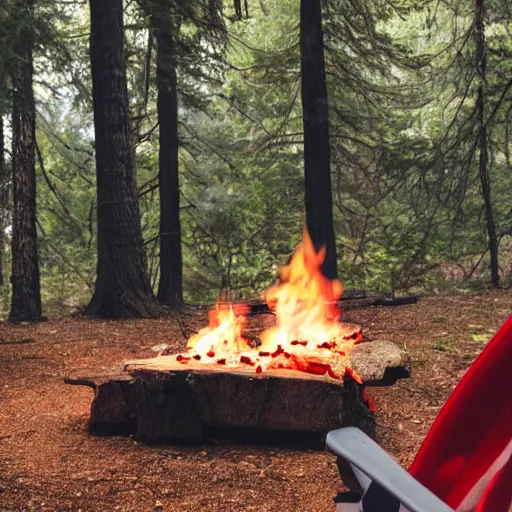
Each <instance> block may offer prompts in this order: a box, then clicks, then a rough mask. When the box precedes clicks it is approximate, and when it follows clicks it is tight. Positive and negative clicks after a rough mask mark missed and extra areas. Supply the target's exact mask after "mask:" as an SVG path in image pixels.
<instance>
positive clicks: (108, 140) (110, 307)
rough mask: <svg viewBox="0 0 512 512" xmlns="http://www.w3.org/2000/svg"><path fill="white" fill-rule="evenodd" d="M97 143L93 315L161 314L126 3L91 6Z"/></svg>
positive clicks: (104, 0)
mask: <svg viewBox="0 0 512 512" xmlns="http://www.w3.org/2000/svg"><path fill="white" fill-rule="evenodd" d="M89 3H90V9H91V39H90V55H91V72H92V85H93V91H92V92H93V104H94V131H95V141H96V179H97V200H98V266H97V277H96V286H95V290H94V294H93V297H92V299H91V302H90V304H89V306H88V307H87V313H88V314H91V315H96V316H102V317H110V318H123V317H143V316H153V315H155V314H157V313H158V312H159V307H158V303H157V301H156V300H155V298H154V296H153V293H152V290H151V286H150V283H149V279H148V276H147V273H146V268H145V254H144V247H143V242H142V231H141V225H140V214H139V203H138V194H137V185H136V179H135V172H134V165H133V157H132V151H131V147H130V133H129V132H130V129H129V114H128V92H127V85H126V69H125V60H124V46H123V2H122V0H90V2H89Z"/></svg>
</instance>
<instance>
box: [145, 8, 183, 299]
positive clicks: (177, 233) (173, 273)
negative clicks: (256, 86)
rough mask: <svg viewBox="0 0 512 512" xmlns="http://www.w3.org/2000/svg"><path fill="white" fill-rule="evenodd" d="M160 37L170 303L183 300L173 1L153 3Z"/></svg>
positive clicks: (163, 213)
mask: <svg viewBox="0 0 512 512" xmlns="http://www.w3.org/2000/svg"><path fill="white" fill-rule="evenodd" d="M154 5H155V7H156V8H155V10H154V11H153V16H152V20H153V26H154V27H155V29H156V37H157V45H158V50H157V64H156V65H157V86H158V104H157V108H158V122H159V129H160V149H159V187H160V282H159V284H158V295H157V297H158V300H159V301H160V302H162V303H164V304H169V305H171V306H175V307H176V306H180V305H181V304H182V303H183V282H182V257H181V228H180V189H179V187H180V185H179V176H178V94H177V83H176V56H175V46H174V39H173V20H172V18H171V16H170V12H169V11H170V2H169V1H168V0H157V1H155V2H154Z"/></svg>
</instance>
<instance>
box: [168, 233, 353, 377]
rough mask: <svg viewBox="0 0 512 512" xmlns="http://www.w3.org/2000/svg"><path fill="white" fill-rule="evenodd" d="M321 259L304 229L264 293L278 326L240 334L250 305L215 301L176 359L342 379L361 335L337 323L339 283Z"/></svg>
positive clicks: (242, 331)
mask: <svg viewBox="0 0 512 512" xmlns="http://www.w3.org/2000/svg"><path fill="white" fill-rule="evenodd" d="M324 259H325V249H324V248H322V249H320V250H319V251H316V250H315V247H314V245H313V242H312V240H311V237H310V236H309V233H308V231H307V229H306V228H305V229H304V234H303V239H302V242H301V243H300V244H299V245H298V247H297V248H296V249H295V251H294V253H293V256H292V257H291V260H290V261H289V263H288V264H287V265H285V266H283V267H281V268H280V269H279V283H278V284H276V285H275V286H272V287H271V288H269V289H268V290H267V292H266V294H265V299H266V302H267V304H268V306H269V308H270V309H271V310H272V311H273V312H274V313H275V316H276V325H275V326H274V327H271V328H269V329H267V330H265V331H263V332H262V333H261V334H260V335H259V336H249V335H247V334H245V333H244V328H245V327H246V324H247V313H248V308H247V307H246V306H244V305H240V304H233V303H231V302H226V301H223V300H219V302H218V303H217V304H216V306H215V307H214V309H212V310H211V311H210V312H209V322H208V326H207V327H205V328H203V329H201V330H200V331H199V332H198V333H197V334H195V335H193V336H192V337H191V338H190V339H189V340H188V342H187V353H186V354H180V355H178V356H177V360H178V361H180V362H182V363H184V364H186V363H188V362H189V361H190V360H191V359H195V360H196V361H197V362H198V363H199V364H221V365H227V366H230V367H240V366H246V367H253V368H254V371H255V372H256V373H261V372H264V371H267V370H273V369H278V368H282V369H288V370H298V371H303V372H308V373H314V374H317V375H323V374H327V375H329V376H330V377H331V378H335V379H340V378H342V377H343V375H344V374H345V372H346V368H347V365H348V361H349V360H348V354H349V352H350V349H351V347H352V346H353V345H354V343H357V342H358V341H361V339H362V335H361V330H360V328H359V327H358V326H354V325H349V324H343V323H341V322H340V317H341V311H340V308H339V307H338V305H337V302H338V300H339V299H340V297H341V295H342V293H343V286H342V284H341V282H340V281H339V280H337V279H333V280H330V279H328V278H326V277H325V276H324V274H323V273H322V270H321V267H322V263H323V262H324ZM352 373H353V372H352ZM351 375H352V374H351ZM356 377H357V375H356ZM356 380H357V379H356Z"/></svg>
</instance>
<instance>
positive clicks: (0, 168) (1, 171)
mask: <svg viewBox="0 0 512 512" xmlns="http://www.w3.org/2000/svg"><path fill="white" fill-rule="evenodd" d="M8 181H9V180H8V177H7V173H6V171H5V139H4V118H3V117H2V116H1V115H0V286H3V285H4V284H5V267H4V253H5V219H6V217H7V202H8V197H9V196H8V193H7V190H8V189H7V187H8Z"/></svg>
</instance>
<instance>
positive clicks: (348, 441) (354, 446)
mask: <svg viewBox="0 0 512 512" xmlns="http://www.w3.org/2000/svg"><path fill="white" fill-rule="evenodd" d="M326 445H327V447H328V448H329V449H330V450H331V451H332V452H334V453H335V454H336V455H338V456H339V457H342V458H343V459H346V460H347V461H349V462H350V463H351V464H353V465H354V466H356V467H357V468H359V469H360V470H361V471H362V472H363V473H364V474H365V475H367V476H369V477H370V478H371V479H372V481H374V482H377V483H378V484H379V485H380V486H381V487H383V488H384V489H386V490H387V491H388V492H389V493H390V494H392V495H393V496H395V497H396V498H397V499H398V500H400V502H401V503H403V504H404V505H405V506H406V507H407V508H408V509H409V510H410V511H411V512H453V509H451V508H450V507H449V506H448V505H446V503H444V502H443V501H441V500H440V499H439V498H438V497H437V496H436V495H435V494H433V493H432V492H430V491H429V490H428V489H427V488H426V487H424V486H423V485H422V484H420V483H419V482H418V481H417V480H415V479H414V478H413V477H412V476H411V475H410V474H409V473H408V472H407V471H406V470H405V469H404V468H402V466H400V465H399V464H398V463H397V462H395V461H394V460H393V459H392V458H391V456H389V455H388V454H387V453H386V452H385V451H384V450H383V449H382V448H381V447H380V446H379V445H378V444H377V443H376V442H375V441H373V440H372V439H371V438H370V437H368V436H367V435H366V434H365V433H364V432H362V431H361V430H359V429H357V428H355V427H346V428H341V429H339V430H333V431H332V432H329V433H328V434H327V439H326Z"/></svg>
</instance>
